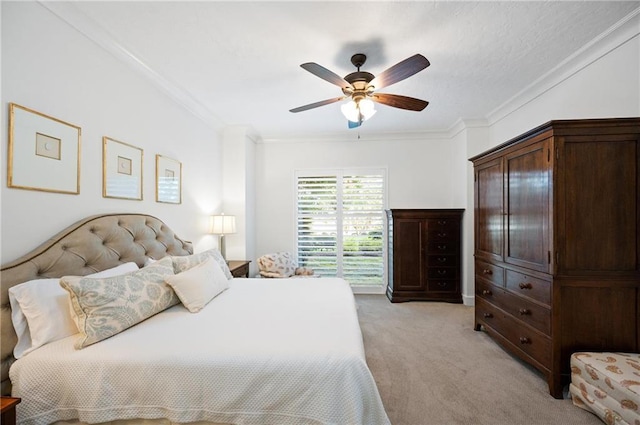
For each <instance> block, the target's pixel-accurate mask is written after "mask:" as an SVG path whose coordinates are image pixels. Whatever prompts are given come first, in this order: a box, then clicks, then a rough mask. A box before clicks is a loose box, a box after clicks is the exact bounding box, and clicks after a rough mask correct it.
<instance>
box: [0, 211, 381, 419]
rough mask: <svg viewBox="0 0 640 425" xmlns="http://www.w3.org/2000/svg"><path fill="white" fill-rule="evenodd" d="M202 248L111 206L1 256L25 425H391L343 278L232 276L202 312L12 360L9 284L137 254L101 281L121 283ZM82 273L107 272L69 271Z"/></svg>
mask: <svg viewBox="0 0 640 425" xmlns="http://www.w3.org/2000/svg"><path fill="white" fill-rule="evenodd" d="M198 255H201V254H193V247H192V245H191V244H190V243H189V242H186V241H183V240H182V239H180V238H179V237H177V236H176V235H175V234H174V233H173V232H172V231H171V229H170V228H169V227H168V226H167V225H165V224H164V223H163V222H162V221H160V220H159V219H157V218H155V217H152V216H149V215H144V214H108V215H100V216H93V217H89V218H87V219H84V220H81V221H80V222H78V223H76V224H74V225H72V226H70V227H69V228H67V229H65V230H63V231H62V232H60V233H58V234H57V235H55V236H54V237H52V238H51V239H49V240H48V241H47V242H46V243H45V244H43V245H42V246H40V247H39V248H37V249H36V250H34V251H32V252H31V253H29V254H27V255H25V256H23V257H21V258H20V259H18V260H16V261H14V262H12V263H10V264H7V265H4V266H3V267H2V274H1V289H2V291H1V297H2V305H3V307H4V308H3V309H2V312H1V319H2V321H1V326H2V334H1V337H2V341H1V344H0V350H1V353H2V393H3V394H9V393H10V394H12V395H13V396H16V397H21V398H22V402H21V403H20V404H19V405H18V408H17V413H18V423H22V424H26V425H40V424H49V423H59V424H70V423H74V424H75V423H104V422H114V421H117V423H118V424H119V425H120V424H124V423H136V424H141V423H145V424H146V423H154V424H156V423H162V424H174V423H176V424H177V423H201V424H212V423H215V424H284V425H286V424H296V425H298V424H341V425H346V424H366V425H375V424H389V419H388V418H387V415H386V413H385V411H384V407H383V405H382V402H381V399H380V396H379V393H378V390H377V387H376V384H375V381H374V379H373V377H372V375H371V373H370V371H369V369H368V367H367V364H366V360H365V355H364V346H363V342H362V334H361V331H360V327H359V324H358V319H357V313H356V306H355V302H354V297H353V294H352V292H351V290H350V288H349V286H348V284H347V283H346V282H345V281H344V280H342V279H333V278H318V279H230V280H228V286H227V287H226V288H224V290H222V291H220V293H219V294H217V296H215V297H214V298H213V299H212V300H211V301H210V302H209V303H208V304H206V305H205V306H204V307H202V309H201V310H199V311H197V312H195V313H194V312H190V311H189V310H188V309H187V308H185V306H188V305H189V304H188V303H184V305H183V303H182V302H178V303H174V305H172V306H170V307H168V308H166V309H164V310H162V311H161V312H159V313H157V314H152V315H151V316H150V317H148V318H147V319H146V320H142V321H141V322H140V323H137V324H135V325H134V326H131V327H129V328H127V329H126V330H122V331H120V332H116V333H115V334H113V335H109V336H108V337H105V338H103V339H101V340H100V339H98V340H97V341H88V343H87V344H86V345H85V346H83V348H81V349H79V348H78V344H79V341H81V338H79V334H73V335H69V336H66V337H62V338H60V339H57V340H54V341H51V342H48V343H46V344H43V345H42V346H40V347H37V348H34V349H32V350H31V351H30V352H28V353H27V354H23V353H21V355H20V358H19V359H18V360H16V359H15V358H14V357H13V353H14V348H16V344H17V343H18V338H17V336H16V332H15V329H14V326H13V325H12V318H11V309H10V308H8V307H9V306H8V292H9V288H11V287H14V286H16V285H18V284H21V283H23V282H31V281H33V280H36V282H38V284H39V283H40V280H41V282H42V285H47V284H51V282H54V283H56V282H57V279H58V278H61V277H63V276H70V275H71V276H87V275H93V276H96V275H95V273H105V272H106V271H110V270H114V269H117V268H121V267H124V266H126V265H129V264H132V263H135V264H134V266H135V267H136V268H138V269H139V270H140V271H134V272H129V273H128V274H126V275H116V276H115V277H104V278H102V280H100V282H102V283H104V282H107V283H109V282H115V283H118V284H120V282H123V281H124V280H123V279H125V278H124V277H123V276H125V277H126V278H129V277H131V276H138V275H141V274H144V273H147V274H151V275H154V276H155V275H156V274H157V270H161V268H162V267H166V264H172V263H171V261H174V263H173V264H174V265H175V264H176V263H175V262H176V261H178V260H179V261H182V260H184V261H182V264H186V263H188V262H189V261H190V259H193V258H195V257H197V256H198ZM149 259H153V260H156V261H155V263H153V262H151V264H149V263H150V260H149ZM176 259H178V260H176ZM205 263H207V264H208V263H210V261H206V262H205ZM169 267H171V266H169ZM196 268H198V267H193V269H190V268H187V269H185V273H186V272H189V273H192V272H193V270H195V269H196ZM98 276H99V275H98ZM176 276H177V274H176ZM74 279H76V280H75V281H74ZM81 280H82V281H83V282H85V283H86V282H87V281H91V282H94V281H98V280H99V279H98V278H94V277H91V279H89V280H88V279H86V278H79V277H78V278H66V277H65V278H64V279H62V281H63V282H67V283H68V282H79V281H81ZM23 286H24V285H23ZM165 286H166V285H165ZM43 288H44V286H43ZM177 288H178V287H176V292H177V293H179V292H180V291H178V289H177ZM13 291H15V289H14V290H12V293H13ZM72 294H74V293H73V292H70V295H71V298H72V299H73V295H72ZM79 329H82V328H81V327H80V328H79ZM80 333H81V334H83V333H82V332H80ZM83 335H84V334H83ZM87 335H89V336H88V337H87ZM87 335H85V337H87V338H90V337H91V335H90V334H88V333H87ZM87 338H85V340H84V341H85V342H86V341H87ZM16 352H18V350H16Z"/></svg>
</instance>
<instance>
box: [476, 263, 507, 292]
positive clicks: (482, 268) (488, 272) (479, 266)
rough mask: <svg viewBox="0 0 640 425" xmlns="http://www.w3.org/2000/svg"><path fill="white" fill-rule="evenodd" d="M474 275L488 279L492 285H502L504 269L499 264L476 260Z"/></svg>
mask: <svg viewBox="0 0 640 425" xmlns="http://www.w3.org/2000/svg"><path fill="white" fill-rule="evenodd" d="M476 276H478V277H481V278H483V279H485V280H488V281H490V282H491V283H493V284H494V285H497V286H504V269H503V268H502V267H500V266H496V265H493V264H489V263H485V262H484V261H477V260H476Z"/></svg>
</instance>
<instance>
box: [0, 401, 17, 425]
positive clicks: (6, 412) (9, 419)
mask: <svg viewBox="0 0 640 425" xmlns="http://www.w3.org/2000/svg"><path fill="white" fill-rule="evenodd" d="M18 403H20V399H19V398H15V397H5V396H2V407H1V409H0V412H1V413H0V414H1V415H2V416H0V423H2V424H4V425H16V405H17V404H18Z"/></svg>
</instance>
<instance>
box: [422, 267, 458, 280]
mask: <svg viewBox="0 0 640 425" xmlns="http://www.w3.org/2000/svg"><path fill="white" fill-rule="evenodd" d="M459 274H460V267H429V268H428V269H427V277H428V278H429V280H432V279H436V280H438V279H457V278H458V275H459Z"/></svg>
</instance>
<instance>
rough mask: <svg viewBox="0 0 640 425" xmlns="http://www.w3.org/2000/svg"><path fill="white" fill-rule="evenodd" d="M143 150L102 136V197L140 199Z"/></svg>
mask: <svg viewBox="0 0 640 425" xmlns="http://www.w3.org/2000/svg"><path fill="white" fill-rule="evenodd" d="M143 155H144V151H143V150H142V149H140V148H138V147H136V146H133V145H130V144H128V143H124V142H121V141H119V140H116V139H112V138H111V137H107V136H104V137H103V138H102V197H103V198H116V199H131V200H134V201H142V158H143Z"/></svg>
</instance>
